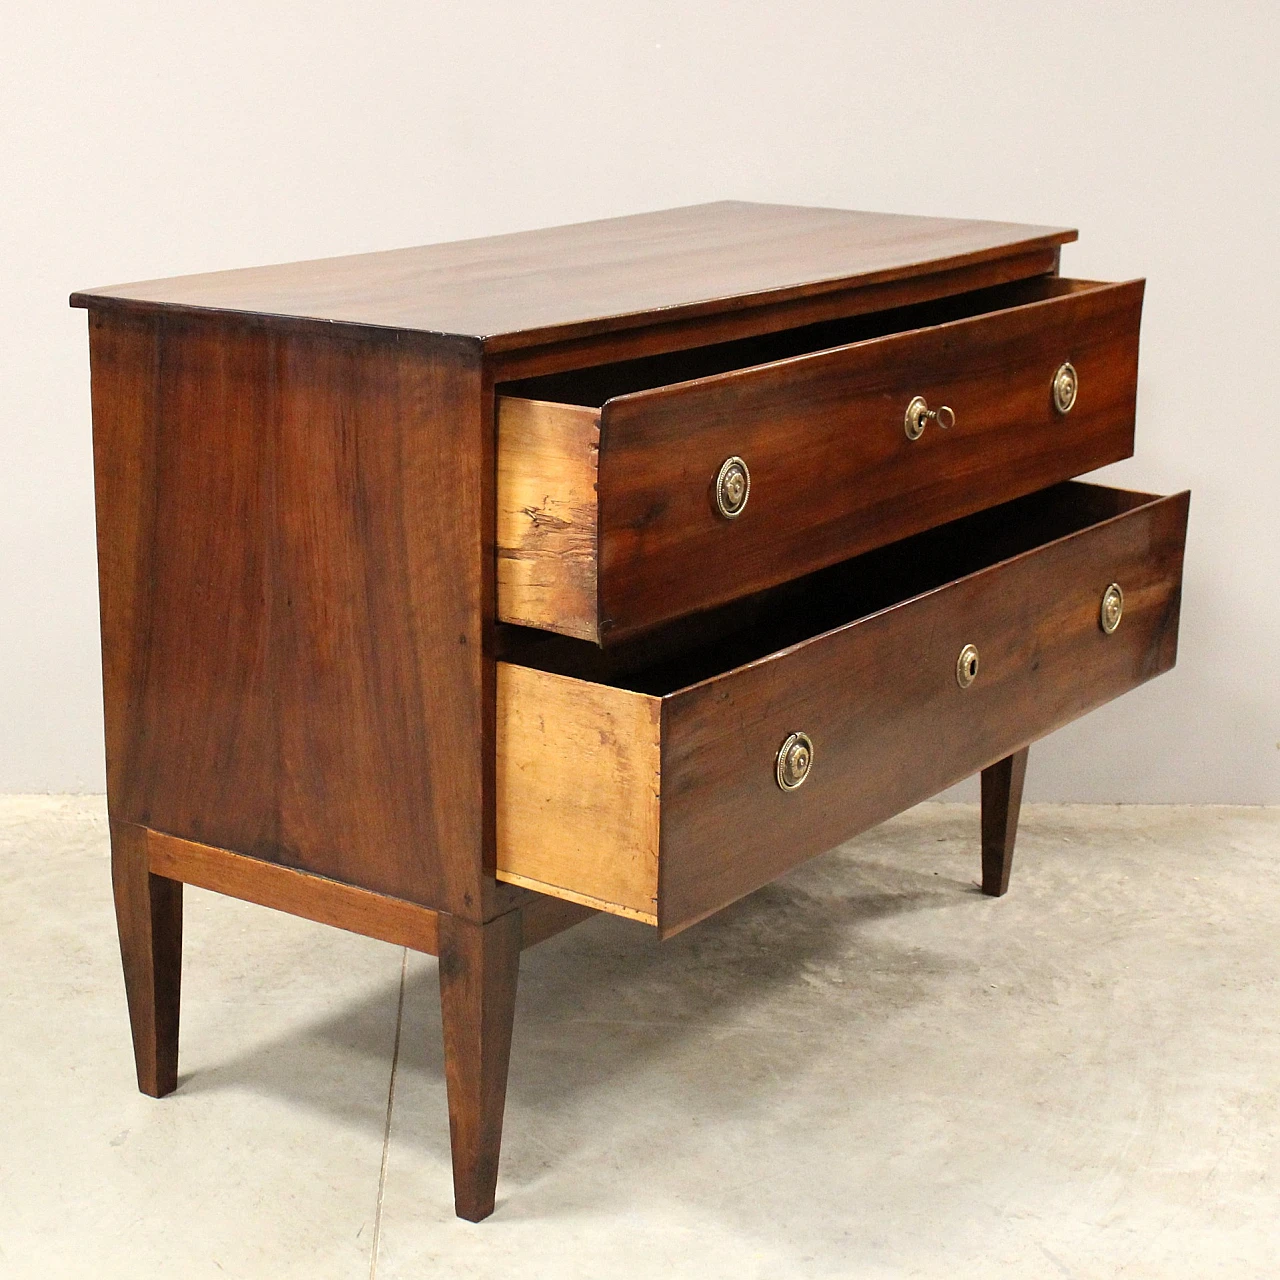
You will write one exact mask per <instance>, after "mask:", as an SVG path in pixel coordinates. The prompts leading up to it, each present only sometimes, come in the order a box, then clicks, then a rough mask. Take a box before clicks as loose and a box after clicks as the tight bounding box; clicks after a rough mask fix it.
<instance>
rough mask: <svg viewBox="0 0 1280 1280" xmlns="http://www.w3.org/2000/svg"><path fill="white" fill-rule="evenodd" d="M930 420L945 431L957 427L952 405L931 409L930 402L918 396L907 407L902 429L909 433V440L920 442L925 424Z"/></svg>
mask: <svg viewBox="0 0 1280 1280" xmlns="http://www.w3.org/2000/svg"><path fill="white" fill-rule="evenodd" d="M930 419H932V420H933V421H934V422H936V423H937V424H938V426H940V427H941V428H942V429H943V430H944V431H946V430H948V429H949V428H951V427H954V426H955V425H956V414H955V410H954V409H952V408H951V406H950V405H947V404H944V405H939V406H938V408H936V409H930V408H929V402H928V401H927V400H926V399H925V398H924V396H916V397H915V398H914V399H913V400H912V401H911V403H910V404H909V405H907V412H906V416H905V417H904V418H903V419H902V429H903V430H904V431H905V432H906V433H907V439H908V440H919V439H920V437H921V436H922V435H923V434H924V429H925V424H926V423H928V422H929V420H930Z"/></svg>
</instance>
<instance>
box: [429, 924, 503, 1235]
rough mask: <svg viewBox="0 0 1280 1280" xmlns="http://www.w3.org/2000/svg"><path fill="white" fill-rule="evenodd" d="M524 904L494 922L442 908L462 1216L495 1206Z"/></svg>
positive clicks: (444, 1001) (443, 1001)
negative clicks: (482, 921) (467, 917)
mask: <svg viewBox="0 0 1280 1280" xmlns="http://www.w3.org/2000/svg"><path fill="white" fill-rule="evenodd" d="M522 914H523V913H522V912H521V911H518V910H517V911H511V912H508V913H507V914H506V915H504V916H499V917H498V918H497V919H496V920H490V921H489V922H488V923H487V924H472V923H470V922H469V921H466V920H463V919H460V918H459V917H458V916H451V915H443V914H442V915H441V916H440V925H439V929H440V939H439V947H440V1010H441V1020H442V1022H443V1024H444V1074H445V1084H446V1086H447V1089H448V1094H449V1139H450V1144H451V1146H452V1148H453V1200H454V1208H455V1209H456V1211H457V1214H458V1217H460V1218H467V1219H468V1220H470V1221H471V1222H479V1221H480V1220H481V1219H482V1218H487V1217H488V1216H489V1215H490V1214H491V1213H492V1212H493V1202H494V1193H495V1189H496V1187H497V1183H498V1153H499V1150H500V1149H501V1146H502V1113H503V1110H504V1108H505V1106H506V1101H507V1066H508V1063H509V1062H510V1058H511V1028H512V1025H513V1023H514V1021H515V1012H516V979H517V977H518V974H519V969H520V946H521V942H522V919H521V917H522Z"/></svg>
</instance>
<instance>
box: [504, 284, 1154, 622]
mask: <svg viewBox="0 0 1280 1280" xmlns="http://www.w3.org/2000/svg"><path fill="white" fill-rule="evenodd" d="M1142 295H1143V284H1142V282H1141V281H1136V282H1132V283H1129V284H1121V285H1098V284H1091V283H1088V282H1083V281H1065V280H1060V279H1054V278H1044V279H1041V280H1038V281H1031V282H1024V283H1023V284H1022V285H1019V286H1008V287H1006V288H1003V289H995V290H988V291H985V292H984V293H981V294H978V295H974V296H972V297H971V298H970V297H968V296H966V298H964V299H951V300H945V301H944V302H941V303H934V304H931V305H929V306H916V307H911V308H907V309H905V310H904V311H900V312H894V313H890V314H889V315H888V316H884V317H881V316H877V317H874V318H871V319H862V320H860V321H858V322H855V323H852V324H843V325H822V326H817V327H816V329H815V330H813V331H811V332H807V333H804V334H778V335H773V336H772V337H770V338H767V339H759V340H755V341H751V342H739V343H734V344H728V345H727V346H722V347H718V348H711V349H703V350H700V351H697V352H684V353H681V354H680V355H678V356H674V357H669V358H666V359H651V360H644V361H633V362H629V363H627V364H623V365H615V366H604V367H601V368H596V369H588V370H584V371H581V372H580V373H577V374H563V375H559V376H556V377H549V378H542V379H535V380H532V381H526V382H521V383H517V384H515V385H514V386H512V387H510V388H508V392H509V394H508V397H507V398H506V399H504V401H503V406H502V407H503V410H504V416H503V418H502V419H500V422H501V423H502V424H503V427H504V429H503V430H501V431H500V434H499V450H500V458H499V465H500V466H502V467H503V468H505V472H504V475H509V473H511V472H512V471H517V470H518V471H520V472H523V474H524V476H525V482H524V483H523V484H520V483H519V481H518V476H515V475H512V476H510V478H509V479H508V480H507V484H506V485H505V486H501V485H500V491H499V513H500V521H499V555H500V556H501V557H503V559H502V560H501V562H500V573H499V595H498V612H499V617H500V618H503V619H504V620H507V621H512V622H521V623H529V624H532V625H536V626H543V627H549V628H551V629H552V630H563V631H565V632H566V633H567V634H571V635H578V636H584V635H585V636H589V637H590V638H592V639H596V640H598V641H600V642H602V643H604V642H608V643H613V642H616V641H617V640H618V639H619V638H620V637H622V636H624V635H626V634H629V633H632V632H634V631H637V630H641V629H643V628H646V627H651V626H653V625H654V624H655V623H658V622H662V621H665V620H667V619H670V618H674V617H678V616H680V615H681V614H685V613H689V612H691V611H694V610H697V609H704V608H707V607H708V606H711V605H716V604H720V603H722V602H723V601H726V600H732V599H736V598H738V597H740V596H746V595H750V594H752V593H753V592H756V591H759V590H762V589H763V588H766V587H770V586H774V585H775V584H777V583H780V582H786V581H788V580H790V579H792V578H794V577H796V576H797V575H799V574H803V573H807V572H810V571H811V570H814V569H818V568H821V567H822V566H824V565H828V564H834V563H836V562H837V561H840V560H844V559H847V558H848V557H850V556H853V555H857V554H859V553H861V552H863V551H867V550H870V549H871V548H873V547H877V546H881V545H883V544H885V543H888V542H892V541H896V540H897V539H900V538H904V537H907V536H908V535H910V534H913V533H917V532H919V531H920V530H922V529H929V528H932V527H934V526H935V525H938V524H942V523H945V522H946V521H948V520H953V519H956V518H957V517H959V516H963V515H967V514H968V513H969V512H972V511H977V510H980V509H982V508H984V507H990V506H993V505H995V504H996V503H998V502H1003V501H1005V500H1007V499H1010V498H1015V497H1018V496H1020V495H1022V494H1024V493H1031V492H1033V491H1034V490H1036V489H1042V488H1045V487H1046V486H1048V485H1050V484H1054V483H1056V482H1058V481H1061V480H1066V479H1069V478H1070V477H1072V476H1074V475H1078V474H1080V473H1081V472H1083V471H1090V470H1093V469H1095V468H1097V467H1100V466H1103V465H1105V464H1107V463H1110V462H1115V461H1118V460H1119V459H1121V458H1125V457H1128V456H1129V455H1130V454H1131V453H1132V452H1133V426H1134V402H1135V394H1136V389H1137V368H1138V328H1139V321H1140V319H1141V313H1142ZM957 313H958V314H957ZM886 330H887V332H886ZM903 330H905V331H903ZM846 340H848V341H846ZM838 343H843V344H844V345H836V344H838ZM824 347H825V348H828V349H826V350H822V349H821V348H824ZM1067 360H1070V361H1071V362H1072V363H1073V365H1074V367H1075V369H1076V371H1077V374H1078V378H1079V385H1080V392H1079V394H1078V396H1077V399H1076V403H1075V405H1074V406H1073V408H1072V409H1071V410H1070V412H1068V413H1061V412H1059V411H1058V410H1057V409H1056V408H1055V407H1054V404H1053V397H1052V393H1051V388H1052V384H1053V379H1054V374H1055V373H1056V371H1057V370H1058V368H1059V367H1060V366H1061V365H1062V364H1063V362H1064V361H1067ZM744 364H745V365H750V366H753V367H743V366H744ZM918 395H923V396H924V397H925V398H926V399H927V400H928V402H929V404H930V405H931V406H934V407H937V406H939V405H944V404H945V405H947V406H949V407H950V408H951V409H953V410H954V413H955V424H954V426H952V427H950V428H948V429H945V430H944V429H943V428H941V427H938V426H937V425H935V424H932V423H931V424H930V425H929V426H928V427H926V429H925V431H924V433H923V435H922V436H921V437H920V438H919V439H916V440H911V439H908V438H907V435H906V433H905V432H904V430H903V418H904V414H905V411H906V408H907V406H908V404H909V403H910V402H911V400H912V399H913V397H915V396H918ZM513 397H527V399H523V400H521V399H516V398H513ZM561 399H563V400H564V401H565V404H564V407H563V408H562V409H561V410H560V411H558V412H555V411H553V410H551V409H550V408H547V407H544V406H542V405H540V404H538V403H535V402H542V401H555V400H561ZM584 405H585V406H601V405H602V406H603V408H600V409H599V411H598V422H597V423H596V432H595V436H594V437H593V438H591V439H586V438H584V437H585V434H586V428H587V427H588V426H590V425H591V424H589V423H586V422H585V421H584V413H585V411H584V409H583V408H581V407H575V406H584ZM522 407H523V408H524V409H526V410H527V411H528V412H526V413H525V414H518V413H517V412H516V410H517V409H520V408H522ZM525 419H528V420H529V421H530V422H531V423H533V424H536V431H532V430H526V431H525V432H524V433H523V436H522V435H521V433H519V432H517V431H516V430H515V426H516V424H518V423H519V422H521V421H523V420H525ZM522 440H523V441H529V440H531V441H532V444H533V446H534V448H533V449H532V450H530V451H529V452H520V445H521V443H522ZM597 441H598V443H597ZM526 448H528V445H526ZM597 450H598V452H597ZM508 451H516V452H517V456H518V464H517V463H516V462H513V461H510V460H508V457H507V453H508ZM575 451H576V453H575ZM575 456H576V459H577V468H576V470H572V471H571V470H570V469H569V468H568V467H567V466H566V464H565V463H564V462H563V461H561V460H560V459H561V457H564V458H567V459H573V458H574V457H575ZM734 456H737V457H741V458H742V459H743V460H744V461H745V463H746V465H747V466H748V467H749V468H750V475H751V495H750V498H749V500H748V502H747V504H746V506H745V508H744V509H743V511H742V513H741V515H739V516H738V517H737V518H735V519H732V520H729V519H726V518H725V517H724V516H723V515H721V514H720V512H719V511H717V509H716V505H715V502H714V498H713V495H712V490H713V487H714V480H715V477H716V475H717V473H718V472H719V469H720V467H721V465H722V464H723V462H724V461H725V459H726V458H729V457H734ZM597 457H598V463H597ZM539 463H542V464H543V465H542V466H539V465H538V464H539ZM553 464H554V465H553ZM597 471H598V475H597ZM504 492H512V493H514V494H516V495H518V496H517V497H516V498H514V499H513V500H510V501H506V500H504ZM579 493H580V494H582V495H586V496H589V497H590V498H592V499H593V500H594V507H593V508H591V509H585V510H584V508H583V505H582V501H581V500H578V501H576V502H575V501H567V500H566V498H568V497H569V495H570V494H579ZM544 494H545V495H546V496H545V498H544V497H543V495H544ZM512 507H514V510H510V511H508V508H512ZM691 565H705V566H709V568H708V571H706V572H690V566H691ZM711 566H713V567H711ZM590 571H594V572H590Z"/></svg>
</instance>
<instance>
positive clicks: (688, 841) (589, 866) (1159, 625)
mask: <svg viewBox="0 0 1280 1280" xmlns="http://www.w3.org/2000/svg"><path fill="white" fill-rule="evenodd" d="M1054 492H1055V493H1057V497H1058V499H1063V494H1064V493H1065V500H1072V501H1074V500H1076V499H1077V497H1078V499H1079V500H1080V501H1081V502H1084V503H1086V504H1090V503H1091V504H1092V507H1091V508H1090V509H1091V510H1095V513H1096V514H1095V515H1094V516H1091V517H1090V519H1091V520H1092V523H1087V524H1086V525H1085V527H1083V528H1080V529H1079V530H1078V531H1077V532H1073V533H1070V534H1068V535H1067V536H1065V537H1061V538H1057V539H1055V540H1054V541H1050V542H1048V543H1046V544H1044V545H1040V546H1036V547H1034V548H1033V549H1032V550H1029V551H1025V552H1022V553H1021V554H1018V555H1015V556H1014V557H1013V558H1010V559H1005V560H1001V561H1000V562H999V563H994V564H991V565H989V567H986V568H982V569H979V570H978V571H977V572H973V573H969V574H967V576H964V577H961V578H959V579H958V580H955V581H953V582H950V583H948V584H946V585H944V586H942V587H939V588H937V589H934V590H928V591H926V592H925V593H924V594H921V595H918V596H915V597H913V598H912V599H909V600H905V601H904V602H902V603H900V604H896V605H893V606H891V607H889V608H886V609H882V610H881V611H879V612H876V613H872V614H870V615H869V616H867V617H865V618H862V619H859V620H857V621H854V622H851V623H848V624H847V625H844V626H841V627H839V628H837V629H836V630H833V631H828V632H826V633H824V634H822V635H818V636H815V637H814V638H812V639H809V640H806V641H803V642H802V643H800V644H797V645H793V646H791V647H789V648H786V649H783V650H782V651H780V652H777V653H775V654H773V655H771V656H769V657H767V658H764V659H762V660H760V661H756V662H751V663H749V664H748V665H746V666H742V667H739V668H737V669H735V670H733V671H729V672H727V673H725V674H723V675H719V676H714V677H712V678H710V679H706V680H702V681H701V682H699V683H696V684H693V685H691V686H689V687H686V688H682V689H679V690H677V691H675V692H673V693H670V694H667V695H666V696H662V697H657V696H653V695H650V694H642V693H632V692H629V691H627V690H626V689H622V688H614V687H610V686H607V685H602V684H597V683H592V682H587V681H583V680H576V679H573V678H571V677H568V676H564V675H549V674H547V673H545V672H542V671H535V670H531V669H529V668H525V667H518V666H510V665H508V664H505V663H503V664H500V665H499V715H498V719H499V730H498V746H499V758H498V793H499V806H498V868H499V878H501V879H508V880H512V881H514V882H516V883H521V884H526V885H529V886H531V887H534V888H538V889H540V890H541V891H543V892H548V893H553V894H559V895H560V896H564V897H569V898H572V899H574V900H576V901H584V902H588V903H589V904H591V905H595V906H600V907H603V908H604V909H605V910H611V911H615V912H617V913H618V914H623V915H630V916H633V917H636V918H639V919H642V920H646V921H648V922H649V923H652V924H656V925H658V927H659V928H660V930H661V931H662V933H663V934H664V935H667V934H670V933H673V932H676V931H678V930H680V929H682V928H684V927H686V926H687V925H689V924H691V923H693V922H694V921H696V920H699V919H701V918H702V917H704V916H706V915H708V914H710V913H711V912H713V911H715V910H717V909H718V908H720V907H722V906H725V905H726V904H728V903H730V902H732V901H734V900H735V899H737V898H739V897H741V896H742V895H744V894H746V893H749V892H751V891H752V890H753V889H756V888H758V887H759V886H761V885H763V884H765V883H767V882H768V881H770V880H772V879H774V878H775V877H776V876H778V875H780V874H782V873H783V872H785V871H786V870H788V869H789V868H790V867H793V866H795V865H796V864H798V863H800V862H802V861H803V860H805V859H806V858H809V857H811V856H813V855H815V854H817V853H821V852H823V851H824V850H826V849H829V848H831V847H832V846H834V845H835V844H838V843H839V842H840V841H842V840H845V839H848V838H850V837H851V836H853V835H855V834H857V833H858V832H859V831H862V830H865V829H866V828H868V827H870V826H873V825H875V824H876V823H878V822H881V821H883V820H884V819H886V818H888V817H890V816H892V815H893V814H895V813H898V812H900V811H901V810H903V809H905V808H907V807H909V806H910V805H912V804H915V803H918V802H919V801H921V800H925V799H927V798H928V797H930V796H932V795H935V794H936V793H937V792H939V791H941V790H943V789H944V788H945V787H947V786H949V785H951V784H952V783H954V782H957V781H959V780H960V779H962V778H965V777H967V776H969V775H971V774H973V773H975V772H977V771H978V770H980V769H982V768H984V767H986V766H987V765H989V764H991V763H993V762H994V761H996V760H998V759H1000V758H1001V757H1003V756H1005V755H1008V754H1009V753H1010V752H1012V751H1013V750H1015V749H1017V748H1018V747H1021V746H1023V745H1025V744H1027V743H1029V742H1031V741H1032V740H1034V739H1036V738H1038V737H1041V736H1043V735H1044V734H1046V733H1048V732H1050V731H1051V730H1053V729H1055V728H1057V727H1059V726H1060V725H1063V724H1065V723H1066V722H1068V721H1070V720H1072V719H1074V718H1075V717H1077V716H1079V715H1081V714H1083V713H1084V712H1086V711H1088V710H1090V709H1091V708H1093V707H1096V706H1099V705H1101V704H1102V703H1104V702H1107V701H1108V700H1110V699H1112V698H1115V697H1116V696H1118V695H1119V694H1121V693H1124V692H1125V691H1126V690H1128V689H1131V688H1133V687H1135V686H1136V685H1139V684H1141V683H1142V682H1144V681H1145V680H1148V679H1150V678H1151V677H1152V676H1155V675H1157V674H1159V673H1160V672H1162V671H1165V670H1167V669H1168V668H1170V667H1171V666H1172V665H1173V663H1174V659H1175V656H1176V649H1177V632H1178V611H1179V601H1180V596H1181V580H1182V554H1183V544H1184V540H1185V531H1186V519H1187V510H1188V501H1189V498H1188V495H1187V494H1185V493H1184V494H1178V495H1176V496H1174V497H1171V498H1162V499H1149V500H1148V499H1145V498H1144V497H1143V496H1142V495H1126V494H1119V493H1117V492H1116V491H1114V490H1107V489H1099V488H1095V487H1093V486H1087V485H1070V486H1062V487H1061V491H1054ZM1041 496H1042V495H1036V499H1039V498H1040V497H1041ZM1110 499H1115V503H1114V504H1113V505H1111V506H1108V501H1109V500H1110ZM1032 501H1034V500H1033V499H1026V500H1025V502H1027V503H1030V502H1032ZM1015 505H1017V504H1015ZM1126 507H1127V509H1126ZM1115 511H1119V512H1120V514H1112V513H1113V512H1115ZM1112 583H1117V584H1119V586H1120V587H1121V589H1122V591H1123V610H1122V613H1121V617H1120V622H1119V625H1118V626H1117V627H1116V628H1115V630H1114V631H1112V632H1110V633H1108V632H1107V631H1106V630H1105V629H1104V627H1103V625H1102V612H1101V611H1102V602H1103V598H1104V595H1105V593H1106V592H1107V589H1108V587H1109V586H1110V585H1111V584H1112ZM969 645H972V646H973V647H974V649H976V651H977V657H978V669H977V673H976V675H975V676H974V678H973V679H972V681H971V682H967V681H966V683H967V687H962V679H961V673H960V672H958V669H957V663H958V659H959V658H960V655H961V652H962V651H963V650H964V649H965V647H966V646H969ZM797 732H798V733H803V734H806V735H807V736H808V738H809V739H810V741H811V743H812V752H813V754H812V764H811V766H810V769H809V772H808V774H807V775H806V777H805V779H804V782H803V784H802V785H801V786H799V787H796V788H794V789H791V790H783V789H782V787H781V786H780V785H779V782H778V778H777V772H776V771H777V755H778V751H779V748H780V746H781V745H782V744H783V742H784V741H785V740H786V739H787V738H788V736H789V735H791V734H793V733H797Z"/></svg>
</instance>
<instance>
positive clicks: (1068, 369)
mask: <svg viewBox="0 0 1280 1280" xmlns="http://www.w3.org/2000/svg"><path fill="white" fill-rule="evenodd" d="M1079 390H1080V375H1079V374H1078V373H1076V367H1075V365H1073V364H1072V363H1071V361H1070V360H1067V361H1065V362H1064V363H1062V364H1060V365H1059V366H1058V369H1057V372H1056V373H1055V374H1054V375H1053V407H1054V408H1055V409H1057V411H1058V412H1059V413H1070V412H1071V408H1072V406H1073V405H1074V404H1075V402H1076V395H1077V393H1078V392H1079Z"/></svg>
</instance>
